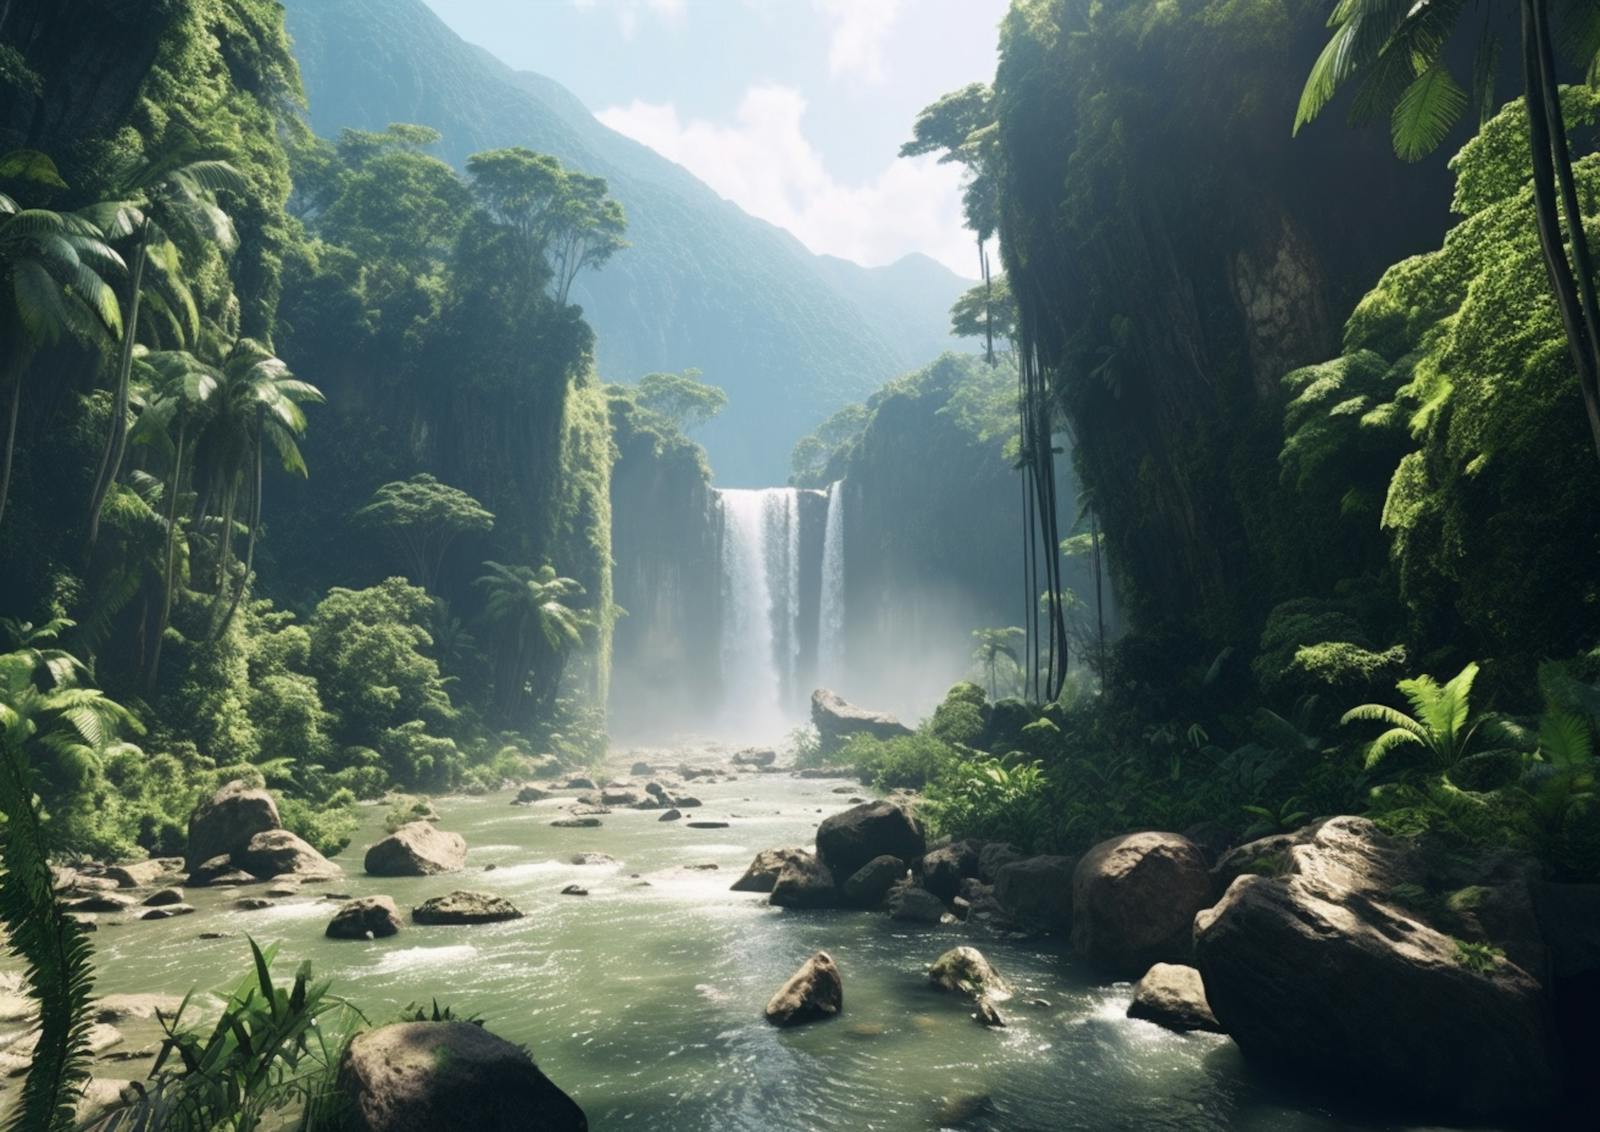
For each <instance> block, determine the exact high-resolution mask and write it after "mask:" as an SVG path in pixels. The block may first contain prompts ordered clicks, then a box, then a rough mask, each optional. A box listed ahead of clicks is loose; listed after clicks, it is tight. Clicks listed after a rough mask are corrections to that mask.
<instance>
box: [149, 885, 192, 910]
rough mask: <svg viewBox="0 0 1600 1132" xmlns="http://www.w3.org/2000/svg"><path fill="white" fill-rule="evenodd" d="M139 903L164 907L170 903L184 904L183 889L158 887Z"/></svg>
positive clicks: (151, 906)
mask: <svg viewBox="0 0 1600 1132" xmlns="http://www.w3.org/2000/svg"><path fill="white" fill-rule="evenodd" d="M139 903H141V904H143V905H144V906H145V907H146V908H163V907H165V906H167V905H168V904H182V903H183V889H181V888H158V889H156V890H155V891H154V892H152V893H151V894H150V895H149V896H146V897H145V898H144V899H143V900H141V901H139Z"/></svg>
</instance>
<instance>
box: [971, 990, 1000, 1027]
mask: <svg viewBox="0 0 1600 1132" xmlns="http://www.w3.org/2000/svg"><path fill="white" fill-rule="evenodd" d="M973 1006H974V1007H976V1009H975V1010H973V1012H972V1020H973V1021H974V1022H977V1023H979V1024H980V1025H983V1026H988V1027H989V1028H990V1029H991V1030H998V1029H1000V1028H1001V1027H1002V1026H1004V1025H1005V1024H1006V1020H1005V1019H1004V1018H1002V1017H1001V1016H1000V1010H999V1008H998V1007H996V1006H995V1004H994V1002H993V1001H992V1000H991V999H989V998H988V997H986V996H985V997H980V998H976V999H973Z"/></svg>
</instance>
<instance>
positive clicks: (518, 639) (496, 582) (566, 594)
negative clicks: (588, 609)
mask: <svg viewBox="0 0 1600 1132" xmlns="http://www.w3.org/2000/svg"><path fill="white" fill-rule="evenodd" d="M483 566H484V569H486V570H488V571H489V572H488V573H487V574H485V575H484V576H483V577H481V578H479V579H478V582H477V584H478V585H479V586H480V587H482V589H483V591H484V615H485V617H486V619H487V620H488V622H489V623H490V624H491V625H492V626H493V627H494V630H495V632H496V634H497V635H498V636H499V637H500V640H501V650H500V655H501V662H500V665H499V672H498V674H497V676H496V679H495V699H496V701H497V703H498V706H499V708H500V711H501V713H502V715H503V716H504V717H505V718H507V719H510V718H512V717H513V716H514V714H515V712H516V708H517V704H518V703H519V702H521V701H522V700H523V699H524V697H525V695H526V692H525V691H524V689H525V688H526V687H527V685H528V683H529V679H530V677H532V676H535V675H537V676H538V677H539V681H538V683H539V688H538V689H536V690H535V695H534V699H535V702H540V701H543V700H547V699H549V698H550V696H553V695H554V694H555V690H556V687H557V686H558V685H559V683H560V680H561V671H562V668H563V667H564V663H565V660H566V656H567V654H568V653H570V652H571V651H572V650H573V649H574V648H576V647H577V646H578V645H580V644H582V643H583V634H584V631H585V630H586V629H587V628H588V627H589V625H590V623H591V621H590V618H589V616H588V615H587V614H586V613H585V612H584V611H583V610H580V609H578V608H576V606H575V605H574V604H573V603H574V600H575V599H577V598H580V597H582V596H583V593H584V590H583V587H582V586H581V585H579V584H578V583H577V582H576V581H574V580H573V579H571V578H564V577H562V576H560V575H559V574H557V573H556V571H555V567H553V566H550V565H549V564H546V565H543V566H540V567H539V568H538V569H537V570H535V569H534V568H533V567H531V566H503V565H501V564H500V563H498V562H485V563H484V564H483ZM541 646H542V650H541ZM541 651H543V652H544V653H545V654H546V656H547V657H549V658H550V664H549V665H548V667H547V670H546V671H545V672H543V673H535V672H534V667H535V661H536V659H537V658H538V656H539V653H540V652H541Z"/></svg>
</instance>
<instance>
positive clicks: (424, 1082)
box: [338, 1022, 589, 1132]
mask: <svg viewBox="0 0 1600 1132" xmlns="http://www.w3.org/2000/svg"><path fill="white" fill-rule="evenodd" d="M338 1090H339V1093H340V1095H341V1096H342V1097H343V1098H344V1100H345V1104H344V1105H343V1109H344V1112H343V1115H344V1117H345V1120H346V1127H347V1128H348V1129H349V1130H350V1132H445V1130H448V1129H471V1130H472V1132H527V1130H528V1129H535V1128H536V1129H539V1130H540V1132H587V1129H588V1127H589V1122H588V1119H587V1118H586V1117H585V1116H584V1114H583V1110H582V1109H581V1108H579V1107H578V1105H577V1103H576V1102H574V1101H573V1100H572V1098H571V1097H569V1096H567V1095H566V1094H565V1093H563V1092H562V1091H561V1090H560V1089H559V1088H557V1087H556V1085H555V1084H554V1083H553V1082H552V1081H551V1080H550V1079H549V1078H548V1077H546V1076H545V1075H544V1074H543V1073H541V1072H540V1071H539V1067H538V1066H537V1065H535V1064H534V1063H533V1059H532V1058H530V1057H529V1056H528V1054H527V1052H526V1051H525V1050H523V1049H522V1048H521V1047H520V1046H515V1045H512V1044H511V1043H510V1042H508V1041H505V1040H504V1039H502V1038H498V1037H496V1036H495V1035H493V1034H491V1033H489V1031H488V1030H486V1029H484V1028H483V1027H482V1026H478V1025H474V1024H473V1023H471V1022H398V1023H395V1024H393V1025H389V1026H380V1027H379V1028H377V1029H375V1030H368V1031H366V1032H365V1033H362V1034H358V1035H356V1037H355V1038H353V1039H351V1041H350V1044H349V1045H348V1046H346V1047H345V1051H344V1055H343V1056H342V1057H341V1058H340V1061H339V1075H338Z"/></svg>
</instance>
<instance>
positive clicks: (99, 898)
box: [61, 892, 133, 912]
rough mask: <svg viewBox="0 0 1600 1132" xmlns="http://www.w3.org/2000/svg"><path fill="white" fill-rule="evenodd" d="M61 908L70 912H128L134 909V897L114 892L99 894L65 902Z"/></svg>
mask: <svg viewBox="0 0 1600 1132" xmlns="http://www.w3.org/2000/svg"><path fill="white" fill-rule="evenodd" d="M61 907H62V908H63V909H64V910H65V911H68V912H126V911H127V910H128V909H129V908H131V907H133V897H131V896H118V895H117V894H116V893H114V892H97V893H95V894H94V895H92V896H81V897H79V898H78V899H76V900H65V901H63V902H62V904H61Z"/></svg>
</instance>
